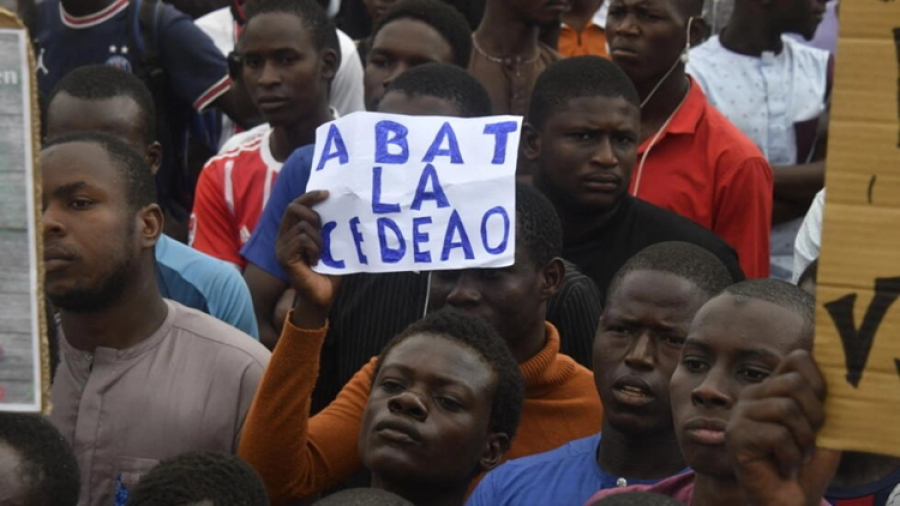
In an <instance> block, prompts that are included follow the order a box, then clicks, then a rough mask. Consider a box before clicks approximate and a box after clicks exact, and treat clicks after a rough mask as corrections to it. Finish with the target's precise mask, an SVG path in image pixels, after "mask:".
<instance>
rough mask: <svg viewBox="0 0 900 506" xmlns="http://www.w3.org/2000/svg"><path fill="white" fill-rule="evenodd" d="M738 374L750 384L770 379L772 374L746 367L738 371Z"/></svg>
mask: <svg viewBox="0 0 900 506" xmlns="http://www.w3.org/2000/svg"><path fill="white" fill-rule="evenodd" d="M738 374H740V376H741V377H742V378H744V379H745V380H746V381H748V382H750V383H759V382H761V381H764V380H765V379H766V378H768V377H769V375H770V372H769V371H765V370H762V369H757V368H752V367H745V368H743V369H741V370H740V371H738Z"/></svg>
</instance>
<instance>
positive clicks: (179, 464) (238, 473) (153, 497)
mask: <svg viewBox="0 0 900 506" xmlns="http://www.w3.org/2000/svg"><path fill="white" fill-rule="evenodd" d="M204 500H207V501H211V502H212V503H213V504H215V506H268V504H269V498H268V496H267V495H266V487H265V486H264V485H263V483H262V480H261V479H260V477H259V475H258V474H256V471H254V470H253V468H252V467H250V466H249V465H248V464H247V463H246V462H244V461H243V460H241V459H240V458H239V457H237V456H236V455H227V454H224V453H216V452H190V453H183V454H181V455H178V456H176V457H172V458H169V459H166V460H163V461H162V462H160V463H159V464H158V465H157V466H156V467H154V468H153V469H151V470H150V472H149V473H147V474H146V475H145V476H144V477H143V478H141V481H140V482H139V483H138V484H137V486H136V487H135V488H134V490H132V491H131V494H130V497H129V499H128V502H127V503H126V505H127V506H174V505H176V504H177V505H182V504H188V503H194V502H200V501H204Z"/></svg>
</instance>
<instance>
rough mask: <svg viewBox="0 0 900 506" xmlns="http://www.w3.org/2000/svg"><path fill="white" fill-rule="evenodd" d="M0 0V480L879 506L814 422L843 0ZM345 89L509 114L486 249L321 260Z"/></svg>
mask: <svg viewBox="0 0 900 506" xmlns="http://www.w3.org/2000/svg"><path fill="white" fill-rule="evenodd" d="M10 7H12V8H14V9H15V10H16V11H17V12H18V14H19V16H20V17H21V18H22V19H23V20H24V22H25V24H26V25H27V26H28V29H29V31H30V35H31V39H32V42H33V46H34V54H35V58H36V66H35V67H36V68H35V72H36V77H37V82H38V87H39V91H40V102H41V115H42V122H41V125H42V136H43V148H42V150H41V152H40V170H41V174H42V185H43V202H42V223H41V226H42V233H43V238H44V239H43V240H44V263H45V271H46V283H45V290H46V296H47V299H48V308H49V309H48V315H47V316H48V322H49V327H50V331H51V344H52V350H53V353H52V371H53V374H52V376H53V384H52V392H51V403H52V406H53V409H52V412H51V413H50V415H49V416H48V417H46V418H43V417H36V416H28V415H18V414H0V504H2V505H16V506H42V505H61V506H66V505H76V504H77V505H83V506H110V505H115V506H126V505H132V506H137V505H171V506H176V505H178V506H187V505H213V506H225V505H266V504H276V505H291V504H313V503H315V504H322V505H323V506H324V505H371V506H378V505H409V504H413V505H416V506H444V505H446V506H462V505H464V504H467V505H471V506H495V505H496V506H500V505H509V506H516V505H561V506H565V505H572V506H581V505H593V504H598V505H601V504H602V505H607V506H613V505H617V504H633V505H666V504H694V505H748V506H749V505H779V506H780V505H819V504H825V503H827V504H832V505H838V506H850V505H853V506H859V505H866V506H870V505H871V506H890V505H895V504H896V505H900V486H898V484H900V460H898V459H894V458H890V457H883V456H878V455H870V454H861V453H853V452H844V453H843V454H841V453H840V452H836V451H831V450H825V449H822V448H817V447H816V433H817V431H818V430H819V429H820V428H821V426H822V425H823V423H824V417H825V415H824V409H823V403H824V401H825V398H826V389H825V382H824V380H823V378H822V375H821V373H820V371H819V369H818V367H817V365H816V364H815V361H814V360H813V358H812V357H811V355H810V351H811V348H812V341H813V327H814V305H815V304H814V293H815V282H816V275H817V257H818V251H819V245H820V241H821V228H822V207H823V204H824V196H825V193H824V188H823V186H824V170H825V153H826V144H827V139H828V128H827V126H828V111H829V100H830V95H831V88H832V82H833V69H834V61H835V56H836V54H835V53H836V50H835V42H836V38H837V28H838V13H839V12H838V11H839V4H838V1H837V0H832V1H829V2H825V1H824V0H705V2H704V0H330V1H325V0H320V1H316V0H246V1H243V0H233V1H232V2H228V1H224V2H223V1H222V0H176V1H172V2H167V3H163V2H162V1H161V0H39V1H34V0H19V2H18V3H17V4H15V5H14V6H10ZM837 56H838V57H839V55H837ZM363 110H366V111H372V112H381V113H392V114H404V115H418V116H450V117H464V118H474V117H484V116H491V115H500V114H513V115H520V116H523V117H524V122H523V126H522V135H521V145H520V146H519V149H518V151H519V155H518V166H517V179H518V182H517V183H516V220H515V226H516V234H515V237H516V245H515V263H514V264H513V265H512V266H510V267H504V268H498V269H462V270H443V271H435V272H431V273H428V272H412V271H407V272H394V273H384V274H352V275H347V276H341V277H334V276H327V275H322V274H318V273H316V272H315V271H314V270H313V269H312V267H313V266H315V265H316V264H317V263H318V262H319V260H320V257H321V256H322V254H323V251H324V250H325V248H326V246H325V240H326V239H324V238H323V237H325V236H324V235H323V231H322V222H321V219H320V217H319V215H318V213H317V212H316V206H317V204H319V203H321V202H323V201H324V200H326V199H328V198H329V194H328V191H327V190H328V189H327V188H307V183H308V181H309V177H310V172H311V170H312V167H311V165H312V160H313V152H314V148H315V142H316V129H317V128H318V127H320V126H321V125H323V124H325V123H328V122H329V121H332V120H333V119H335V118H339V117H341V116H345V115H348V114H351V113H354V112H357V111H363ZM317 501H318V502H317Z"/></svg>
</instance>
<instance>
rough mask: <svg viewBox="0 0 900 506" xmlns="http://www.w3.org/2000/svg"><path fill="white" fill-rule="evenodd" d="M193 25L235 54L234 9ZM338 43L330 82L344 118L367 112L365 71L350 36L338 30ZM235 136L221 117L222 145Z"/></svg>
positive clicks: (333, 103)
mask: <svg viewBox="0 0 900 506" xmlns="http://www.w3.org/2000/svg"><path fill="white" fill-rule="evenodd" d="M194 23H195V24H196V25H197V26H198V27H199V28H200V29H201V30H203V32H204V33H206V35H208V36H209V38H211V39H212V40H213V43H215V45H216V47H217V48H219V51H222V54H224V55H226V56H227V55H228V53H230V52H232V51H234V45H235V42H236V34H235V23H234V18H233V17H232V16H231V9H230V8H228V7H224V8H222V9H219V10H217V11H213V12H211V13H209V14H207V15H205V16H203V17H201V18H199V19H197V20H196V21H194ZM337 36H338V42H339V43H340V48H341V65H340V67H338V70H337V73H336V74H335V76H334V80H332V81H331V100H330V101H331V107H332V108H334V109H335V110H336V111H337V112H338V113H339V114H340V115H341V116H345V115H347V114H350V113H351V112H356V111H364V110H365V109H366V104H365V101H364V99H363V93H364V90H363V67H362V63H360V61H359V57H358V56H357V53H356V43H355V42H353V39H351V38H350V36H349V35H347V34H346V33H344V32H342V31H341V30H337ZM234 133H235V128H234V122H232V121H231V120H230V119H228V117H226V116H224V115H223V117H222V136H221V139H222V143H223V144H224V143H225V142H226V141H227V140H228V139H229V138H230V137H231V136H233V135H234Z"/></svg>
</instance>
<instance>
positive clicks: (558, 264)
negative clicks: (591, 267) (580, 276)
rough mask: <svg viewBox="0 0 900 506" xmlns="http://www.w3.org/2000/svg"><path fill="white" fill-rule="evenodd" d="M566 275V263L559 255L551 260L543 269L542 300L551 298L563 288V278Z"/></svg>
mask: <svg viewBox="0 0 900 506" xmlns="http://www.w3.org/2000/svg"><path fill="white" fill-rule="evenodd" d="M565 277H566V264H565V263H563V261H562V259H561V258H559V257H556V258H554V259H553V260H550V263H548V264H547V265H545V266H544V267H543V268H542V269H541V300H549V299H550V298H551V297H553V296H554V295H556V293H557V292H559V289H560V288H562V284H563V278H565Z"/></svg>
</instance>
